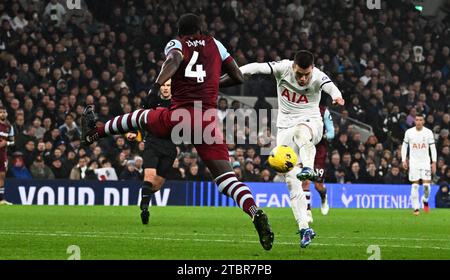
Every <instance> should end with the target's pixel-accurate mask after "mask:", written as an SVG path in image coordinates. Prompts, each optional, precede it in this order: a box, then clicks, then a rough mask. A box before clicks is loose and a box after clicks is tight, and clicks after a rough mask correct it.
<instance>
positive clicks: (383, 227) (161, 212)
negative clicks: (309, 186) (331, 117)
mask: <svg viewBox="0 0 450 280" xmlns="http://www.w3.org/2000/svg"><path fill="white" fill-rule="evenodd" d="M266 212H267V213H268V215H269V218H270V221H271V224H272V228H273V230H274V232H275V242H274V246H273V248H272V250H271V251H264V250H263V249H262V247H261V246H260V244H259V241H258V238H257V234H256V231H255V229H254V227H253V224H252V223H251V220H250V219H249V218H248V216H247V215H245V214H244V213H243V212H241V210H240V209H238V208H226V207H224V208H214V207H153V208H151V217H150V224H149V225H147V226H144V225H142V224H141V222H140V218H139V210H138V207H137V206H129V207H111V206H109V207H108V206H17V205H15V206H1V207H0V259H57V260H64V259H68V257H69V256H70V254H68V253H67V248H68V247H69V246H70V245H77V246H79V248H80V257H81V259H84V260H86V259H202V260H207V259H229V260H233V259H237V260H248V259H253V260H272V259H276V260H280V259H281V260H286V259H297V260H306V259H357V260H366V259H368V258H369V257H370V255H372V254H373V251H371V250H369V253H368V248H369V246H370V245H376V246H379V249H380V257H381V259H450V242H449V241H450V215H449V214H450V211H448V210H434V209H432V210H431V213H429V214H424V213H423V212H422V213H421V214H420V216H418V217H416V216H413V215H412V212H411V211H410V210H379V209H363V210H361V209H360V210H358V209H331V210H330V213H329V214H328V216H322V215H321V214H320V213H319V210H318V209H314V210H313V214H314V223H313V224H312V226H313V228H314V229H315V231H316V232H317V237H316V238H315V239H314V242H313V243H312V244H311V245H310V246H309V247H308V248H306V249H300V247H299V245H298V241H299V237H298V235H296V234H295V233H296V225H295V222H294V219H293V216H292V212H291V209H289V208H269V209H266ZM370 248H372V247H370ZM370 248H369V249H370Z"/></svg>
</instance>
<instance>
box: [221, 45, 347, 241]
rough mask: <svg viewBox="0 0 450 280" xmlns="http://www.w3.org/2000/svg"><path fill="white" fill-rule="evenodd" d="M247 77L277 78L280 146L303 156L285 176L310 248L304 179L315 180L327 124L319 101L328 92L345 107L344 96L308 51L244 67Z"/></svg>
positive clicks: (225, 78)
mask: <svg viewBox="0 0 450 280" xmlns="http://www.w3.org/2000/svg"><path fill="white" fill-rule="evenodd" d="M240 69H241V71H242V73H243V74H244V76H245V75H254V74H268V75H274V76H275V79H276V83H277V93H278V119H277V127H278V133H277V145H287V146H290V147H292V148H293V149H294V151H295V152H296V153H297V154H299V155H300V157H299V163H300V161H301V163H302V164H303V168H302V169H301V170H300V168H299V167H298V166H295V167H294V168H293V169H292V170H291V171H289V172H288V173H286V174H285V178H286V183H287V185H288V188H289V194H290V198H291V207H292V211H293V213H294V217H295V219H296V221H297V223H298V227H299V233H300V246H301V247H306V246H308V245H309V243H310V242H311V239H312V238H314V236H315V233H314V231H313V230H312V229H311V228H309V225H308V222H307V220H308V218H307V213H306V209H307V203H306V198H305V194H304V192H303V189H302V182H301V181H304V180H312V181H313V180H315V179H316V174H315V172H314V158H315V155H316V148H315V145H316V144H318V143H319V142H320V140H321V139H322V133H323V121H322V116H321V115H320V109H319V102H320V98H321V91H322V90H323V91H325V92H326V93H328V94H329V95H330V96H331V98H332V100H333V103H337V104H339V105H341V106H343V105H344V104H345V102H344V99H343V98H342V94H341V92H340V91H339V89H338V88H337V87H336V85H334V83H333V82H332V81H331V80H330V78H328V76H327V75H326V74H325V73H323V72H322V71H320V70H319V69H318V68H316V67H314V55H313V54H312V53H311V52H309V51H306V50H301V51H299V52H297V53H296V54H295V57H294V60H293V61H292V60H288V59H285V60H282V61H278V62H266V63H250V64H247V65H244V66H242V67H241V68H240ZM220 85H221V86H223V87H225V86H231V85H233V80H232V79H230V77H229V76H227V75H224V76H222V78H221V81H220Z"/></svg>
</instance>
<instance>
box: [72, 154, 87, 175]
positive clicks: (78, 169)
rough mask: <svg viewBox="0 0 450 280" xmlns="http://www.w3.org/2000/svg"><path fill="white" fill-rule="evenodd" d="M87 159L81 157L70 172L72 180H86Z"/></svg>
mask: <svg viewBox="0 0 450 280" xmlns="http://www.w3.org/2000/svg"><path fill="white" fill-rule="evenodd" d="M87 164H88V162H87V159H86V157H80V158H79V159H78V164H77V165H76V166H74V167H73V168H72V170H71V171H70V176H69V178H70V180H82V179H85V178H86V170H87V169H88V167H87Z"/></svg>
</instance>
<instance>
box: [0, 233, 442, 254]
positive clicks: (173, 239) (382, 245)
mask: <svg viewBox="0 0 450 280" xmlns="http://www.w3.org/2000/svg"><path fill="white" fill-rule="evenodd" d="M0 232H1V234H7V235H17V234H22V235H37V236H56V237H92V238H116V239H117V238H126V239H139V240H159V241H161V240H162V241H191V242H192V241H193V242H211V243H230V242H232V243H252V244H253V243H259V241H251V240H224V239H198V238H193V239H192V238H171V237H148V236H117V235H98V234H79V233H49V232H39V233H38V232H7V231H0ZM276 244H279V245H289V246H291V245H299V244H298V243H297V242H276ZM314 245H316V246H330V247H365V246H367V244H344V243H333V244H329V243H312V246H314ZM378 246H380V247H387V248H405V249H433V250H450V248H447V247H437V246H431V247H428V246H403V245H388V244H378Z"/></svg>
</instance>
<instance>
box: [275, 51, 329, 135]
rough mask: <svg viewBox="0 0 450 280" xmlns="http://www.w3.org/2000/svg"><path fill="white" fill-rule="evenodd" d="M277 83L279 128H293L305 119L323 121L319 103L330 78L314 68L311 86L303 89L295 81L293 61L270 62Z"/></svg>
mask: <svg viewBox="0 0 450 280" xmlns="http://www.w3.org/2000/svg"><path fill="white" fill-rule="evenodd" d="M268 64H269V66H270V67H271V68H272V71H273V75H274V76H275V79H276V81H277V95H278V120H277V127H281V128H286V127H292V126H294V125H296V124H297V123H298V121H301V120H305V119H321V118H322V116H321V115H320V109H319V102H320V97H321V90H322V86H323V85H325V84H327V83H331V80H330V78H328V76H327V75H326V74H325V73H323V72H322V71H320V70H319V69H318V68H316V67H314V69H313V72H312V77H311V80H310V81H309V84H308V85H306V86H304V87H302V86H300V85H299V84H298V82H297V80H296V79H295V73H294V71H293V68H292V65H293V61H292V60H287V59H286V60H282V61H278V62H269V63H268Z"/></svg>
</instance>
